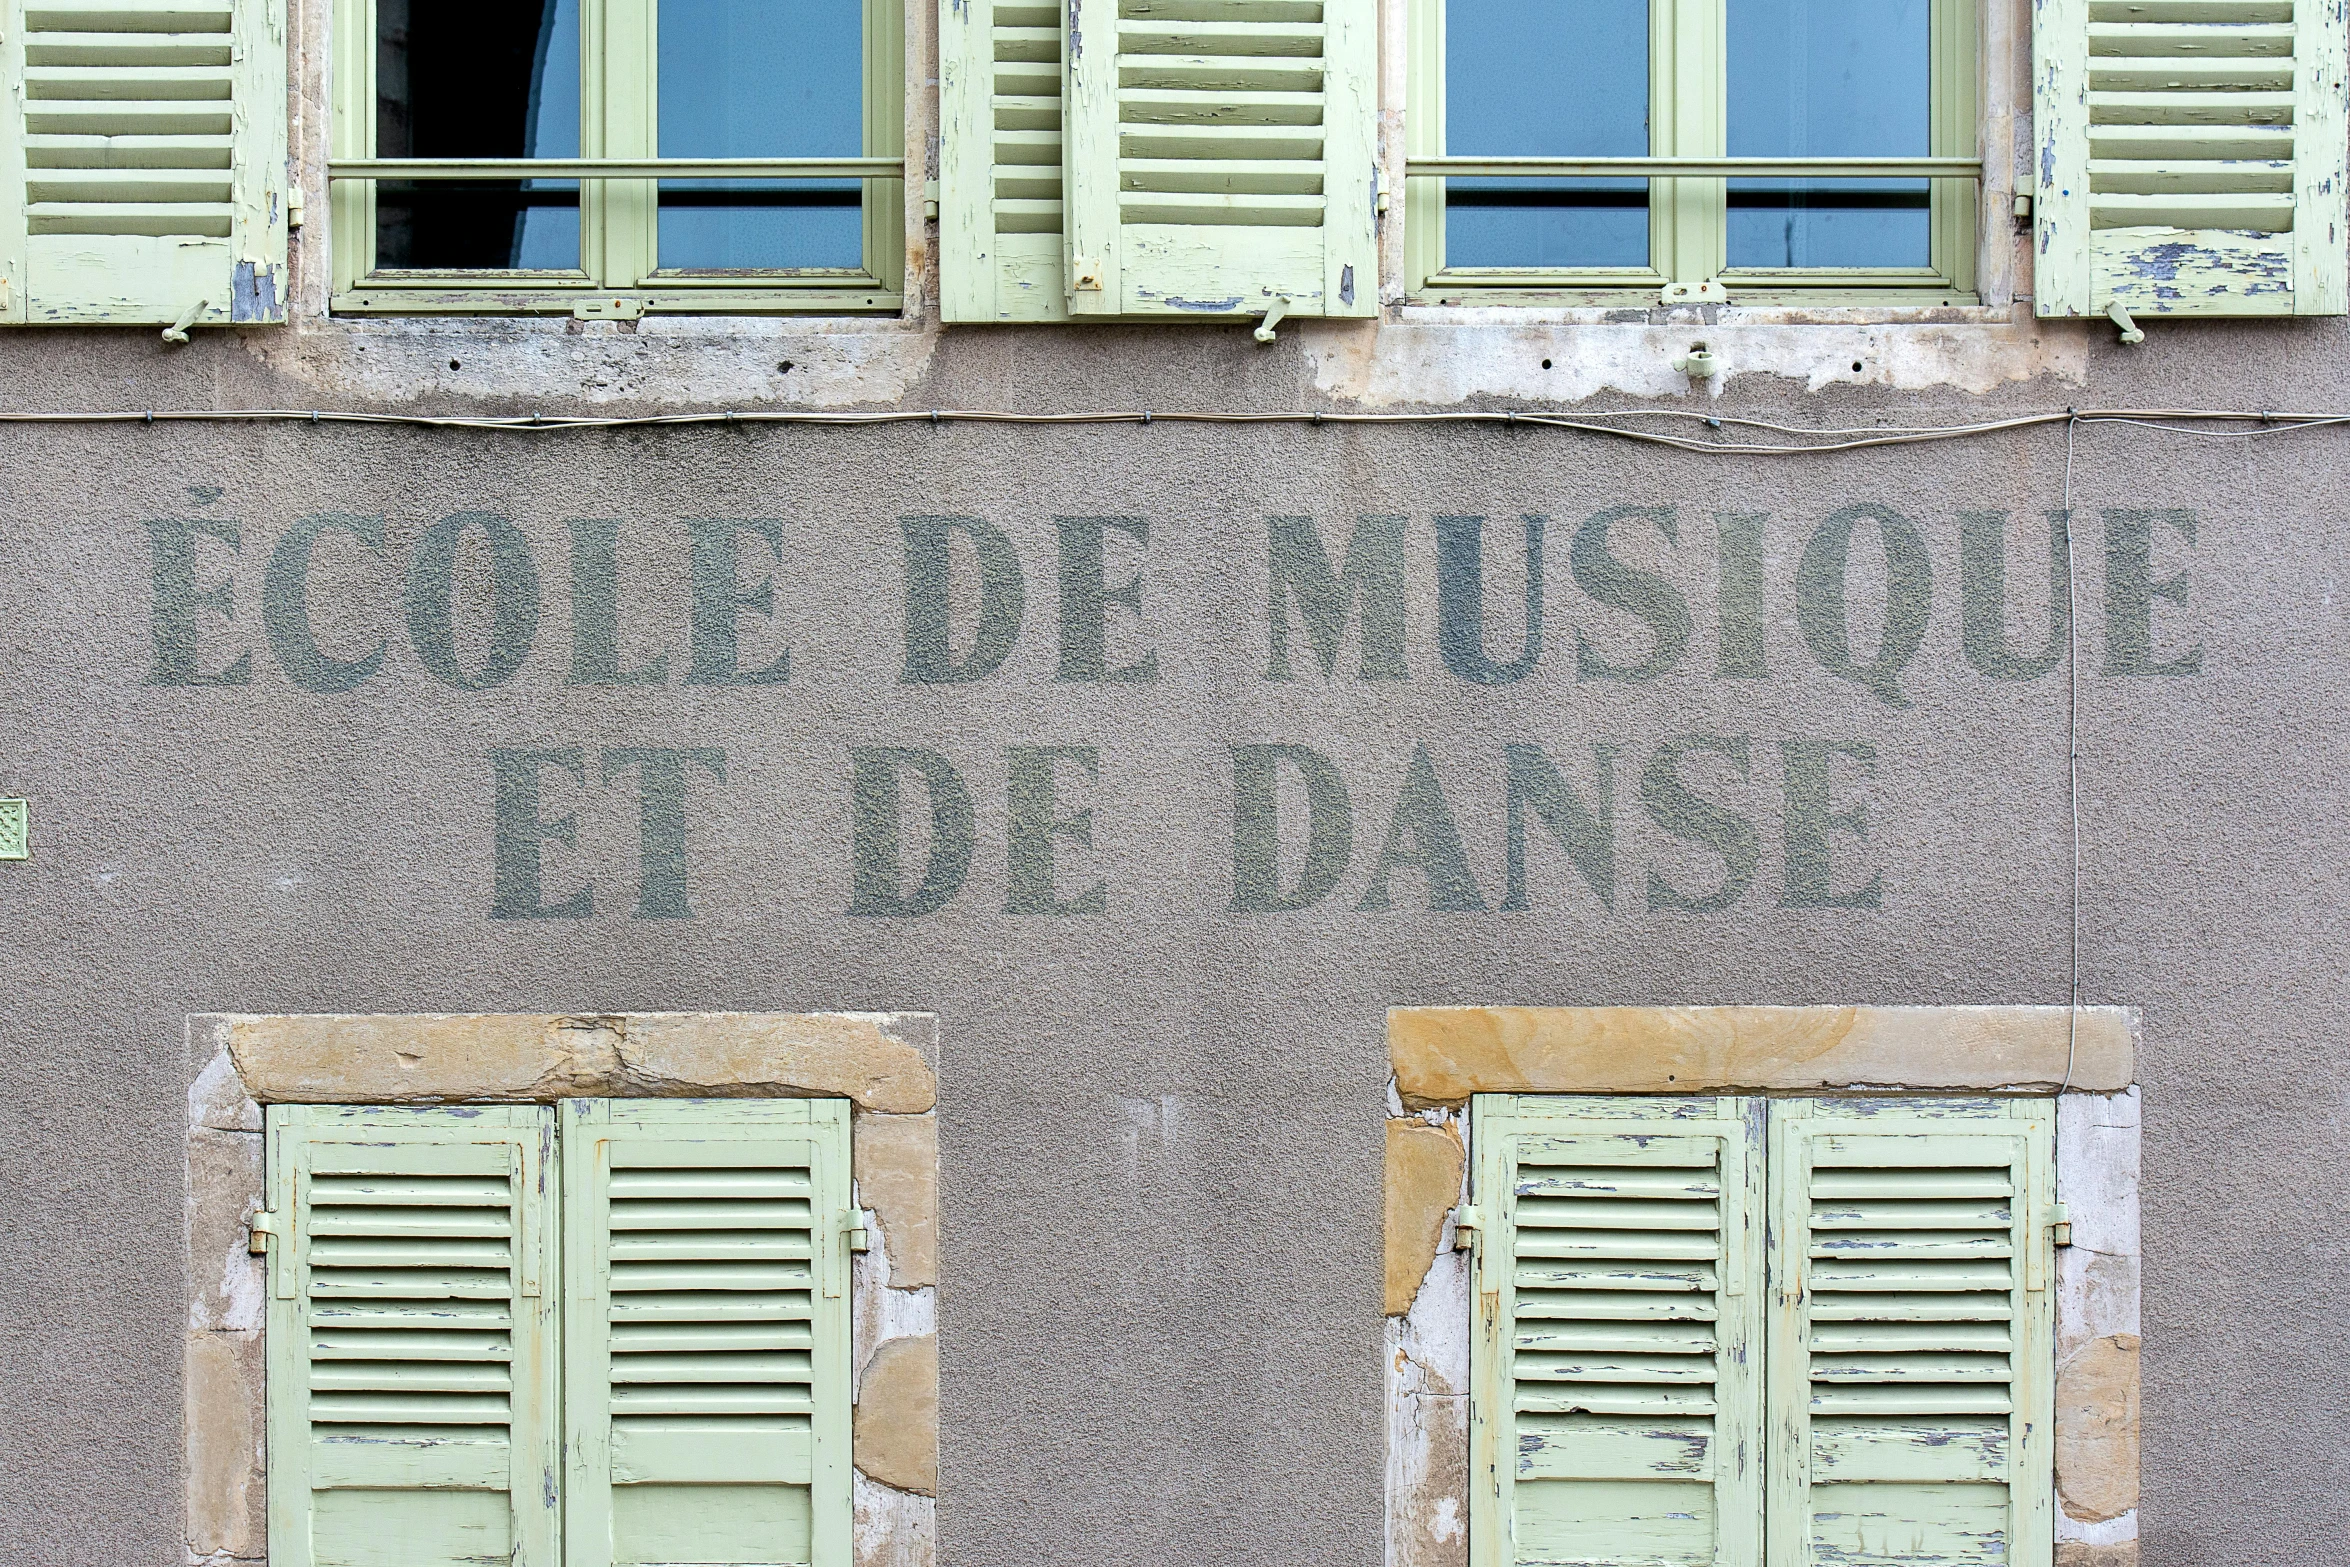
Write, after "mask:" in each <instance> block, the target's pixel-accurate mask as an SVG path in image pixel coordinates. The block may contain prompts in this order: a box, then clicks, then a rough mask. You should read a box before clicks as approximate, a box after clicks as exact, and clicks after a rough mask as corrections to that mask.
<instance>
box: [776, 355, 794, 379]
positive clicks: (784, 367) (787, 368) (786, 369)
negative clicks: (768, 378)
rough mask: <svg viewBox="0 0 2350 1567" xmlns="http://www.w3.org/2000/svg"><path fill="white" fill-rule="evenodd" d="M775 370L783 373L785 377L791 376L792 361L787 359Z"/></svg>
mask: <svg viewBox="0 0 2350 1567" xmlns="http://www.w3.org/2000/svg"><path fill="white" fill-rule="evenodd" d="M775 368H776V369H778V370H780V371H782V372H783V373H784V374H785V375H789V374H791V361H790V360H788V359H786V360H784V361H783V362H782V363H781V364H779V365H777V366H776V367H775Z"/></svg>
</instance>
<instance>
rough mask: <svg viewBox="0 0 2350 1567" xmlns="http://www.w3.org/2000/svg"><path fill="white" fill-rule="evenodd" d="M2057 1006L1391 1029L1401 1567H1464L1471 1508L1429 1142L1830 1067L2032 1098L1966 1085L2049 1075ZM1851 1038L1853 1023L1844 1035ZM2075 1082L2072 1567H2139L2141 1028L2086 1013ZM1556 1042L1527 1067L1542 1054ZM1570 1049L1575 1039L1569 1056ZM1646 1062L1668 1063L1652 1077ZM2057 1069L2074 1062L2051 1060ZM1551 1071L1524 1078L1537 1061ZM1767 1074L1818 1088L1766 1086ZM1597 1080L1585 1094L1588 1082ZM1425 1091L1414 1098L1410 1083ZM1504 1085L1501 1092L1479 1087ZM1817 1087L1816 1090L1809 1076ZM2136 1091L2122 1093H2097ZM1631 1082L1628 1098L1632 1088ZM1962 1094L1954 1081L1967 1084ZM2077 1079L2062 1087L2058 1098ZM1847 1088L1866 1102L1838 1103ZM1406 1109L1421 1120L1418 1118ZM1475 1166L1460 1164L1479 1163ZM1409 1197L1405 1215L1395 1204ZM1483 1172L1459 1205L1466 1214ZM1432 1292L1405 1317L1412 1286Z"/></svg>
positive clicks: (1610, 1015)
mask: <svg viewBox="0 0 2350 1567" xmlns="http://www.w3.org/2000/svg"><path fill="white" fill-rule="evenodd" d="M2051 1015H2053V1018H2054V1019H2055V1020H2056V1021H2057V1023H2058V1024H2059V1025H2061V1024H2062V1022H2063V1019H2064V1015H2065V1009H2064V1008H2061V1007H1902V1008H1830V1007H1819V1008H1757V1007H1718V1008H1717V1007H1621V1008H1571V1007H1561V1008H1509V1009H1500V1008H1496V1009H1488V1008H1469V1007H1459V1008H1412V1009H1401V1008H1399V1009H1397V1010H1395V1011H1393V1012H1390V1013H1389V1015H1388V1022H1389V1029H1388V1047H1389V1060H1390V1064H1391V1066H1392V1067H1393V1068H1394V1070H1395V1081H1394V1083H1393V1085H1392V1088H1391V1095H1390V1101H1389V1107H1390V1114H1389V1118H1388V1121H1387V1147H1388V1164H1387V1191H1388V1200H1387V1211H1388V1229H1387V1237H1386V1248H1385V1258H1384V1261H1385V1273H1386V1276H1385V1283H1386V1286H1387V1292H1388V1308H1387V1309H1388V1316H1387V1327H1386V1348H1387V1369H1386V1379H1387V1392H1388V1402H1387V1434H1388V1450H1387V1549H1386V1562H1387V1567H1465V1564H1466V1563H1467V1561H1468V1539H1467V1527H1466V1520H1467V1518H1468V1509H1469V1424H1468V1414H1469V1411H1468V1396H1467V1395H1468V1388H1469V1335H1470V1330H1471V1324H1472V1321H1473V1317H1472V1313H1471V1301H1470V1298H1469V1263H1468V1255H1467V1253H1465V1252H1460V1251H1455V1250H1454V1249H1453V1245H1452V1242H1453V1235H1452V1225H1451V1222H1450V1219H1449V1217H1448V1216H1444V1215H1440V1216H1439V1222H1438V1223H1437V1225H1436V1226H1435V1227H1434V1230H1433V1232H1431V1231H1430V1228H1429V1226H1428V1225H1427V1224H1426V1223H1425V1209H1426V1207H1427V1205H1428V1204H1429V1203H1431V1202H1433V1201H1434V1200H1435V1196H1434V1190H1435V1188H1434V1184H1433V1183H1432V1181H1431V1178H1430V1177H1429V1175H1428V1174H1427V1173H1426V1172H1425V1171H1423V1170H1420V1169H1416V1168H1410V1167H1409V1166H1410V1165H1411V1163H1412V1161H1414V1160H1415V1159H1421V1158H1425V1155H1424V1154H1423V1153H1422V1151H1421V1150H1422V1149H1423V1148H1424V1147H1425V1146H1426V1145H1425V1143H1424V1142H1423V1139H1426V1138H1428V1137H1432V1136H1433V1137H1449V1138H1454V1139H1462V1140H1464V1141H1465V1139H1464V1134H1465V1132H1466V1130H1467V1120H1466V1114H1465V1107H1466V1105H1467V1102H1468V1098H1469V1096H1470V1095H1472V1094H1477V1093H1488V1092H1528V1091H1531V1092H1559V1093H1592V1092H1656V1091H1659V1089H1658V1088H1657V1087H1656V1086H1653V1085H1652V1081H1651V1080H1652V1079H1654V1078H1656V1077H1658V1076H1660V1075H1661V1076H1665V1077H1666V1080H1667V1081H1669V1082H1670V1083H1671V1088H1670V1089H1669V1090H1666V1091H1672V1092H1689V1093H1706V1092H1729V1091H1741V1090H1745V1091H1752V1090H1755V1089H1758V1088H1761V1089H1766V1090H1767V1089H1769V1088H1773V1087H1780V1088H1786V1089H1791V1090H1793V1091H1797V1092H1801V1091H1805V1090H1808V1089H1815V1088H1820V1087H1825V1086H1832V1085H1829V1084H1824V1083H1821V1082H1820V1081H1818V1078H1817V1073H1818V1070H1819V1068H1820V1065H1821V1063H1822V1062H1826V1061H1844V1060H1848V1059H1852V1058H1854V1053H1855V1052H1857V1055H1858V1058H1859V1059H1863V1060H1866V1061H1868V1062H1869V1063H1871V1064H1872V1066H1874V1067H1877V1068H1882V1067H1883V1066H1885V1065H1886V1064H1887V1063H1888V1062H1889V1061H1890V1062H1892V1063H1893V1064H1895V1065H1898V1066H1900V1067H1903V1068H1905V1069H1906V1070H1908V1071H1911V1072H1914V1073H1916V1074H1918V1075H1917V1076H1916V1077H1914V1078H1904V1077H1901V1076H1899V1075H1894V1076H1878V1075H1876V1074H1875V1072H1874V1071H1872V1072H1871V1074H1870V1075H1869V1078H1868V1081H1867V1083H1866V1084H1865V1085H1860V1086H1876V1087H1884V1088H1889V1089H1921V1088H1923V1089H1942V1088H1970V1087H1974V1088H1979V1087H1985V1086H2016V1085H2012V1084H2007V1085H2000V1084H1983V1083H1976V1082H1972V1081H1969V1080H1966V1079H1967V1078H1968V1075H1969V1073H1979V1070H1980V1068H1979V1065H1978V1066H1969V1065H1967V1064H1966V1063H1968V1062H1976V1063H1980V1062H1981V1061H1984V1060H1988V1061H1991V1062H1993V1063H1996V1064H1997V1070H1999V1071H2006V1070H2009V1069H2012V1068H2014V1067H2016V1066H2018V1065H2021V1066H2023V1067H2025V1068H2028V1069H2029V1071H2027V1072H2026V1074H2025V1075H2026V1076H2029V1075H2030V1071H2037V1070H2039V1069H2040V1066H2041V1065H2044V1064H2045V1061H2046V1059H2047V1058H2048V1056H2049V1052H2050V1051H2051V1050H2060V1047H2061V1046H2062V1045H2064V1044H2065V1043H2067V1042H2068V1039H2069V1031H2068V1030H2066V1029H2064V1028H2062V1027H2061V1026H2059V1027H2057V1028H2054V1029H2052V1028H2051V1022H2050V1019H2051ZM1839 1018H1842V1019H1843V1021H1842V1022H1839V1021H1838V1019H1839ZM2080 1021H2081V1029H2080V1039H2079V1043H2080V1049H2079V1051H2078V1052H2077V1054H2076V1055H2075V1056H2074V1058H2073V1061H2072V1065H2073V1067H2074V1069H2075V1086H2073V1087H2072V1088H2069V1089H2068V1090H2067V1091H2065V1092H2063V1093H2061V1094H2060V1095H2059V1097H2058V1102H2057V1124H2056V1195H2057V1199H2058V1201H2060V1202H2062V1203H2063V1204H2064V1205H2065V1207H2066V1210H2067V1215H2068V1217H2069V1219H2070V1222H2071V1224H2072V1243H2071V1244H2070V1245H2068V1246H2065V1247H2062V1248H2059V1250H2058V1251H2057V1253H2056V1286H2057V1298H2056V1346H2055V1348H2056V1358H2057V1366H2056V1432H2055V1446H2056V1465H2055V1467H2056V1502H2057V1506H2056V1541H2057V1556H2056V1562H2057V1567H2137V1562H2138V1516H2137V1504H2138V1462H2139V1337H2138V1334H2139V1308H2138V1284H2139V1204H2138V1161H2139V1133H2140V1125H2139V1095H2138V1090H2137V1089H2136V1088H2134V1087H2131V1086H2129V1079H2130V1077H2131V1076H2132V1075H2133V1074H2134V1071H2135V1045H2136V1034H2137V1017H2136V1014H2135V1013H2133V1012H2131V1011H2129V1010H2128V1009H2126V1008H2119V1007H2105V1008H2085V1009H2083V1012H2082V1016H2081V1020H2080ZM1545 1040H1547V1041H1550V1042H1551V1048H1549V1049H1531V1048H1529V1042H1530V1041H1545ZM1559 1041H1567V1042H1570V1043H1571V1047H1570V1048H1559V1047H1558V1043H1557V1042H1559ZM1643 1052H1645V1053H1646V1054H1647V1055H1648V1056H1649V1057H1650V1058H1652V1064H1651V1065H1649V1066H1647V1067H1640V1066H1638V1064H1637V1057H1638V1056H1639V1055H1640V1054H1641V1053H1643ZM2055 1060H2056V1064H2057V1066H2058V1067H2059V1068H2061V1067H2062V1066H2063V1064H2064V1061H2063V1057H2062V1054H2061V1052H2060V1053H2059V1054H2058V1055H2057V1056H2056V1057H2055ZM1530 1061H1531V1062H1533V1063H1535V1064H1537V1065H1538V1066H1539V1067H1540V1068H1541V1070H1540V1072H1539V1074H1538V1075H1539V1076H1540V1078H1541V1080H1540V1081H1537V1082H1528V1081H1526V1077H1527V1075H1528V1073H1527V1071H1526V1068H1527V1066H1528V1064H1529V1062H1530ZM1758 1063H1761V1064H1766V1065H1769V1066H1771V1068H1772V1069H1773V1070H1777V1071H1787V1072H1792V1073H1795V1074H1796V1075H1798V1076H1805V1080H1804V1081H1801V1082H1795V1083H1787V1084H1767V1083H1757V1082H1755V1081H1753V1080H1752V1079H1753V1078H1754V1077H1755V1076H1757V1075H1761V1074H1759V1073H1758V1071H1757V1066H1758ZM1578 1069H1579V1070H1585V1071H1588V1072H1590V1073H1592V1074H1593V1076H1592V1077H1591V1078H1588V1079H1585V1080H1581V1081H1578V1080H1575V1079H1574V1078H1573V1076H1572V1075H1571V1074H1572V1071H1573V1070H1578ZM1407 1071H1409V1072H1411V1073H1412V1074H1413V1075H1412V1079H1411V1081H1413V1082H1416V1083H1417V1084H1418V1086H1419V1089H1420V1090H1421V1092H1420V1093H1419V1094H1418V1095H1415V1094H1414V1092H1413V1091H1412V1090H1411V1089H1410V1088H1409V1087H1407V1086H1406V1073H1407ZM1480 1073H1490V1074H1492V1075H1491V1076H1480V1075H1479V1074H1480ZM1806 1074H1809V1075H1808V1076H1806ZM2116 1075H2118V1076H2119V1078H2120V1079H2121V1081H2120V1083H2119V1084H2118V1085H2111V1086H2110V1089H2109V1091H2084V1090H2083V1089H2082V1088H2081V1087H2080V1086H2079V1085H2080V1084H2081V1083H2082V1082H2084V1081H2088V1082H2090V1087H2091V1089H2095V1088H2096V1087H2097V1086H2098V1085H2097V1083H2095V1082H2094V1081H2093V1076H2102V1077H2107V1078H2110V1077H2112V1076H2116ZM1627 1076H1629V1077H1631V1078H1633V1079H1635V1081H1634V1082H1632V1083H1631V1084H1629V1085H1628V1084H1626V1083H1625V1082H1623V1081H1621V1079H1624V1078H1626V1077H1627ZM1953 1079H1957V1080H1956V1081H1953ZM2058 1081H2061V1076H2060V1075H2059V1074H2051V1080H2050V1081H2049V1082H2048V1083H2047V1084H2046V1085H2045V1086H2046V1087H2048V1088H2054V1087H2055V1086H2056V1083H2057V1082H2058ZM1833 1086H1850V1085H1843V1084H1838V1085H1833ZM1407 1106H1412V1107H1413V1108H1410V1109H1407V1108H1406V1107H1407ZM1473 1151H1474V1150H1469V1149H1465V1148H1464V1152H1465V1153H1466V1152H1473ZM1406 1192H1408V1193H1412V1194H1414V1195H1413V1199H1412V1200H1411V1201H1399V1193H1406ZM1467 1195H1468V1187H1467V1180H1466V1174H1465V1159H1464V1163H1463V1173H1462V1175H1461V1176H1460V1177H1459V1178H1458V1180H1457V1182H1456V1186H1455V1189H1454V1191H1453V1193H1452V1195H1451V1197H1450V1198H1448V1199H1447V1200H1448V1201H1451V1202H1457V1201H1462V1200H1465V1199H1466V1197H1467ZM1415 1274H1416V1275H1418V1276H1419V1282H1418V1285H1417V1288H1416V1289H1414V1290H1413V1291H1411V1292H1410V1293H1409V1294H1408V1295H1407V1296H1405V1297H1403V1299H1404V1300H1405V1301H1406V1303H1407V1304H1406V1305H1405V1306H1404V1308H1403V1309H1401V1310H1399V1309H1398V1306H1397V1299H1398V1297H1397V1295H1396V1285H1397V1281H1398V1279H1399V1278H1401V1277H1405V1276H1412V1275H1415Z"/></svg>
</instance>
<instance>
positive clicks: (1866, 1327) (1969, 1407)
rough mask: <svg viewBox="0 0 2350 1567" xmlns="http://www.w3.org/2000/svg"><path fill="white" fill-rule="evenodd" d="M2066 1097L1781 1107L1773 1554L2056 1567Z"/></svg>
mask: <svg viewBox="0 0 2350 1567" xmlns="http://www.w3.org/2000/svg"><path fill="white" fill-rule="evenodd" d="M2054 1114H2055V1110H2054V1107H2053V1106H2052V1105H2051V1104H2050V1103H2049V1102H2048V1101H2046V1100H2038V1101H2024V1102H2002V1101H1976V1102H1973V1103H1971V1104H1969V1103H1945V1104H1939V1105H1937V1104H1935V1103H1933V1102H1930V1101H1911V1102H1906V1103H1904V1102H1898V1101H1895V1102H1886V1101H1878V1102H1875V1103H1854V1102H1838V1101H1834V1100H1818V1101H1809V1102H1807V1101H1801V1100H1795V1101H1782V1102H1780V1103H1778V1104H1775V1105H1774V1106H1773V1107H1772V1138H1771V1173H1770V1180H1771V1191H1772V1199H1771V1206H1772V1224H1771V1230H1772V1235H1773V1242H1772V1245H1773V1253H1772V1258H1771V1277H1772V1285H1773V1289H1774V1291H1775V1305H1774V1308H1773V1313H1772V1326H1771V1340H1770V1365H1771V1373H1770V1377H1771V1388H1770V1398H1771V1425H1772V1439H1773V1447H1772V1452H1771V1464H1770V1472H1771V1481H1770V1492H1771V1494H1770V1531H1771V1539H1770V1560H1771V1562H1772V1563H1773V1567H1812V1564H1819V1567H1828V1564H1831V1563H1833V1564H1836V1567H1850V1564H1854V1563H1890V1562H1900V1563H1903V1564H1914V1567H1960V1564H1965V1567H1984V1564H1989V1563H1998V1564H2001V1567H2048V1563H2049V1561H2050V1559H2051V1554H2052V1552H2053V1549H2054V1547H2053V1544H2052V1529H2053V1521H2052V1518H2051V1514H2050V1511H2049V1509H2050V1495H2051V1490H2052V1486H2053V1483H2054V1479H2053V1471H2052V1468H2051V1452H2052V1445H2051V1444H2052V1435H2053V1433H2052V1430H2051V1425H2052V1422H2053V1420H2054V1391H2053V1389H2054V1357H2053V1349H2052V1344H2053V1332H2054V1312H2053V1308H2052V1307H2051V1305H2050V1301H2051V1298H2052V1291H2051V1289H2050V1286H2049V1275H2050V1271H2051V1270H2050V1256H2049V1250H2048V1246H2049V1242H2048V1236H2047V1231H2046V1228H2045V1225H2046V1220H2047V1216H2048V1207H2049V1203H2050V1200H2051V1199H2050V1195H2049V1194H2050V1187H2051V1182H2052V1178H2053V1169H2052V1165H2053V1152H2052V1149H2053V1141H2052V1135H2051V1129H2050V1121H2051V1120H2052V1119H2053V1117H2054Z"/></svg>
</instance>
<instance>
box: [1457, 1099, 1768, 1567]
mask: <svg viewBox="0 0 2350 1567" xmlns="http://www.w3.org/2000/svg"><path fill="white" fill-rule="evenodd" d="M1759 1134H1760V1126H1759V1105H1758V1107H1757V1110H1756V1111H1755V1112H1753V1113H1748V1112H1745V1111H1744V1110H1743V1107H1742V1103H1741V1102H1740V1101H1737V1100H1730V1099H1637V1100H1625V1099H1586V1098H1566V1097H1548V1096H1541V1097H1537V1096H1515V1095H1481V1096H1479V1097H1478V1099H1477V1100H1476V1105H1475V1110H1474V1119H1473V1123H1472V1142H1473V1145H1474V1153H1475V1158H1476V1160H1477V1172H1478V1173H1477V1183H1476V1191H1477V1203H1478V1206H1479V1209H1480V1211H1481V1212H1482V1213H1483V1214H1484V1216H1485V1219H1484V1224H1485V1228H1484V1230H1483V1231H1482V1233H1481V1237H1480V1239H1479V1241H1478V1255H1477V1259H1476V1271H1475V1282H1474V1289H1475V1294H1476V1300H1477V1333H1476V1338H1475V1339H1474V1341H1473V1344H1472V1351H1471V1358H1472V1365H1471V1378H1472V1386H1473V1388H1474V1390H1475V1391H1474V1397H1473V1400H1472V1402H1473V1405H1474V1411H1475V1412H1474V1433H1473V1436H1472V1445H1471V1449H1470V1451H1471V1459H1470V1462H1471V1467H1472V1481H1471V1498H1472V1500H1471V1517H1470V1541H1471V1547H1472V1551H1473V1557H1472V1560H1473V1561H1475V1562H1476V1563H1477V1564H1478V1567H1509V1564H1514V1563H1589V1564H1606V1567H1663V1564H1668V1563H1670V1564H1674V1567H1759V1564H1760V1562H1761V1560H1762V1522H1761V1521H1762V1496H1763V1488H1762V1441H1763V1420H1762V1404H1761V1395H1762V1386H1761V1382H1762V1308H1763V1299H1762V1293H1761V1290H1760V1288H1759V1278H1760V1272H1761V1246H1762V1238H1761V1218H1762V1197H1761V1191H1762V1188H1761V1179H1762V1159H1761V1151H1760V1142H1761V1139H1760V1135H1759Z"/></svg>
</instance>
